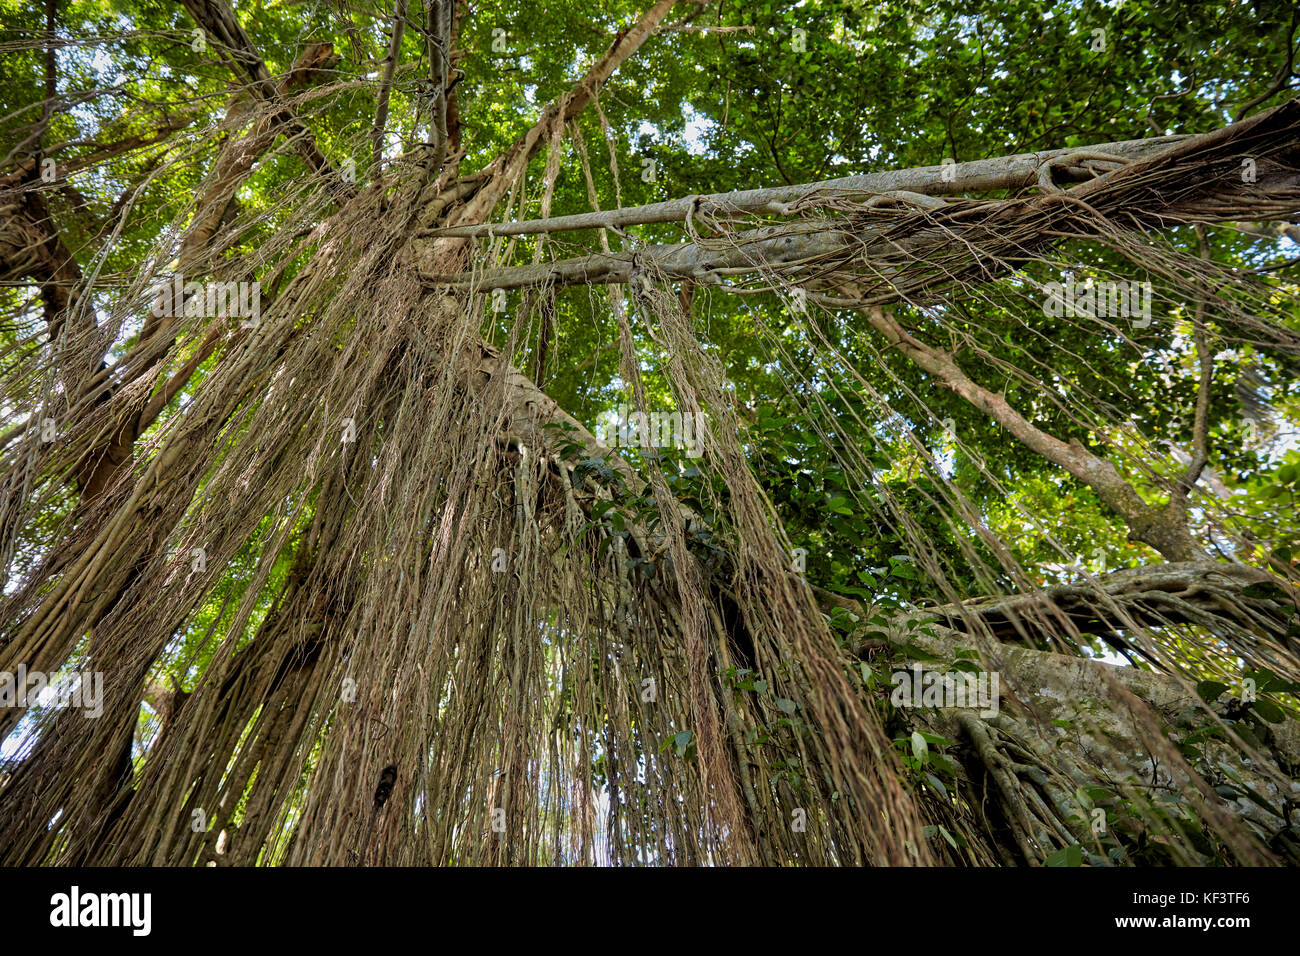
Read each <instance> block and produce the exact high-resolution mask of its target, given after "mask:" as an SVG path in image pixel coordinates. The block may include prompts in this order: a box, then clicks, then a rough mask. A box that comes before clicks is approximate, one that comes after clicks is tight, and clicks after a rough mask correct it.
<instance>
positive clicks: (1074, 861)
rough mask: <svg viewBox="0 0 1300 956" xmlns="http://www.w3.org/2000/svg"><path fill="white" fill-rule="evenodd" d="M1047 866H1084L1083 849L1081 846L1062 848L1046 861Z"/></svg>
mask: <svg viewBox="0 0 1300 956" xmlns="http://www.w3.org/2000/svg"><path fill="white" fill-rule="evenodd" d="M1045 865H1047V866H1083V847H1082V846H1080V845H1079V844H1077V843H1076V844H1074V845H1073V846H1066V847H1062V848H1061V849H1059V850H1057V851H1056V852H1055V853H1053V854H1052V855H1051V856H1049V857H1048V858H1047V860H1046V864H1045Z"/></svg>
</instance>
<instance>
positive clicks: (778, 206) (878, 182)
mask: <svg viewBox="0 0 1300 956" xmlns="http://www.w3.org/2000/svg"><path fill="white" fill-rule="evenodd" d="M1186 138H1187V137H1186V136H1161V137H1159V138H1156V139H1152V138H1148V139H1132V140H1125V141H1124V142H1120V143H1106V144H1104V145H1101V146H1090V147H1088V148H1087V150H1086V151H1087V152H1088V153H1097V152H1105V153H1109V154H1112V155H1115V156H1119V157H1122V158H1124V159H1128V160H1134V159H1139V158H1142V157H1144V156H1148V155H1153V154H1155V153H1157V152H1159V151H1160V150H1161V149H1163V148H1165V147H1167V146H1170V145H1172V144H1174V143H1177V142H1179V141H1180V140H1183V139H1186ZM1078 152H1080V150H1078V149H1074V148H1070V149H1050V150H1044V151H1042V152H1038V153H1018V154H1016V155H1014V156H998V157H995V158H992V159H977V160H973V161H971V162H968V163H955V164H948V165H943V166H918V167H915V168H912V169H890V170H885V171H883V172H879V173H865V174H863V175H859V176H845V177H843V178H840V179H828V180H825V181H824V182H819V183H801V184H799V185H795V186H774V187H772V188H769V189H745V190H740V191H739V192H730V193H711V194H709V195H705V196H687V197H685V198H682V199H673V200H670V201H668V202H657V203H651V204H650V205H647V206H631V207H628V208H626V209H610V210H607V211H605V212H589V213H578V214H576V215H572V216H555V217H552V218H550V219H529V220H526V221H523V222H497V223H481V224H479V225H473V226H451V227H448V228H445V229H437V230H434V231H433V232H431V233H429V234H430V235H434V236H448V237H456V236H459V237H464V238H476V237H480V236H523V235H531V234H534V233H539V232H546V233H551V232H569V231H572V230H575V229H600V228H619V227H622V226H640V225H649V224H651V223H663V222H685V221H686V220H687V219H688V218H690V217H692V216H696V215H705V216H725V215H728V214H737V213H776V214H779V215H786V214H788V213H789V212H790V211H791V210H790V209H788V208H786V207H788V206H791V205H795V204H805V205H807V204H809V203H813V202H815V201H816V200H818V199H820V198H833V199H840V200H845V199H847V200H862V199H869V198H870V197H872V196H877V195H881V194H886V193H892V192H899V191H907V192H915V193H921V194H923V195H928V196H953V195H958V194H960V193H965V192H986V191H988V190H993V189H1021V188H1023V187H1025V186H1032V185H1034V184H1035V183H1036V182H1037V178H1038V172H1039V170H1040V169H1041V168H1042V167H1043V166H1045V165H1047V164H1049V163H1053V161H1055V162H1054V163H1053V165H1055V166H1056V167H1057V168H1058V169H1062V170H1063V171H1066V172H1067V173H1068V168H1069V164H1064V165H1062V163H1061V161H1062V160H1063V159H1066V158H1068V157H1069V156H1070V155H1071V154H1073V153H1078ZM1080 174H1082V173H1079V174H1076V175H1080Z"/></svg>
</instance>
